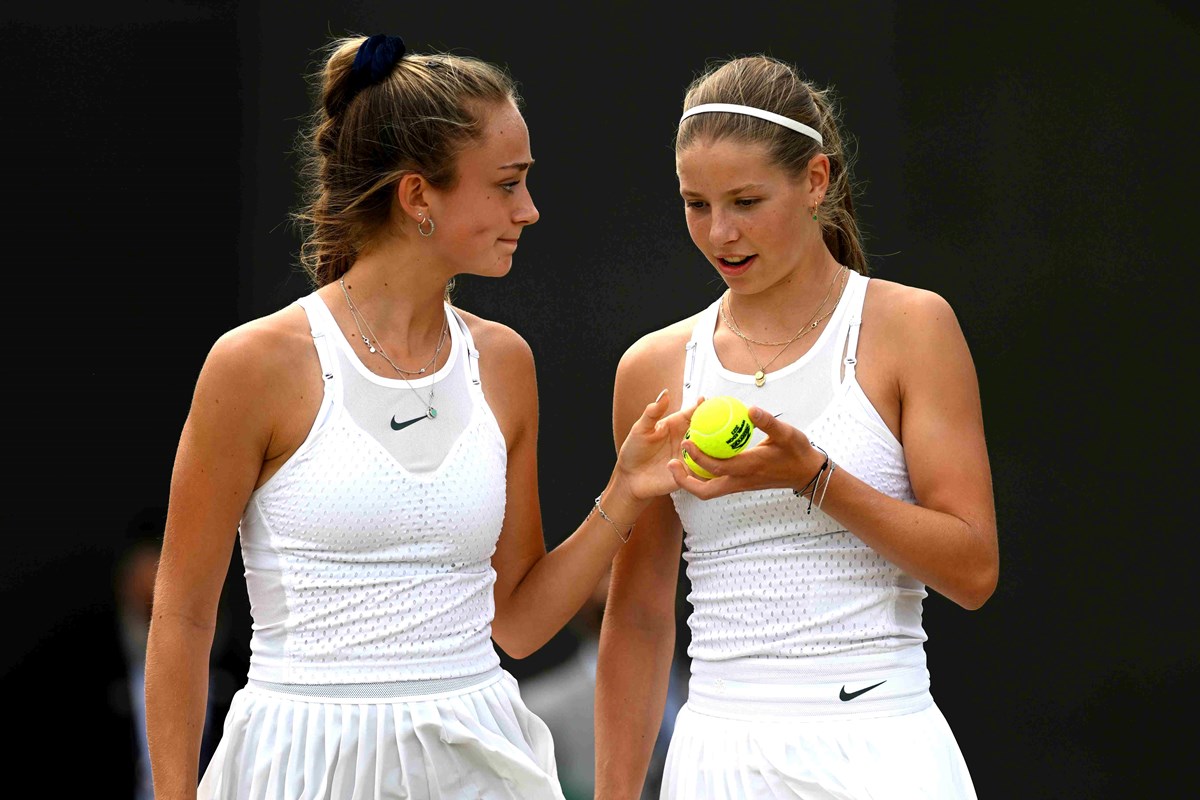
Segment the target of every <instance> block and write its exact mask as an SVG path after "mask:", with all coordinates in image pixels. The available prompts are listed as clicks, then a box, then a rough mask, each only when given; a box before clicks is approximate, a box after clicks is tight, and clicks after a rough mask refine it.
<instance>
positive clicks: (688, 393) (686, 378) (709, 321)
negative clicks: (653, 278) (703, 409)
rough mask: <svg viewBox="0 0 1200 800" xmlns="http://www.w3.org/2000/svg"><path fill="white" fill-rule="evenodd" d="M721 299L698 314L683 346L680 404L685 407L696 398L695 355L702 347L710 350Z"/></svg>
mask: <svg viewBox="0 0 1200 800" xmlns="http://www.w3.org/2000/svg"><path fill="white" fill-rule="evenodd" d="M720 302H721V298H720V297H718V298H717V299H716V300H715V301H713V302H712V303H711V304H710V305H709V306H708V308H706V309H704V310H703V311H701V312H700V315H699V317H698V318H697V319H696V324H695V326H693V328H692V336H691V338H690V339H688V343H687V344H686V345H685V346H684V347H685V348H686V351H687V358H686V361H685V363H684V367H683V398H682V400H681V402H682V403H683V405H685V406H686V405H687V404H688V403H690V402H692V400H693V399H694V398H695V397H696V392H697V391H698V387H699V383H700V382H699V375H697V374H696V362H697V355H698V352H699V350H700V348H701V347H702V346H706V347H707V348H708V349H712V333H713V327H714V326H715V325H716V323H717V310H718V308H719V304H720Z"/></svg>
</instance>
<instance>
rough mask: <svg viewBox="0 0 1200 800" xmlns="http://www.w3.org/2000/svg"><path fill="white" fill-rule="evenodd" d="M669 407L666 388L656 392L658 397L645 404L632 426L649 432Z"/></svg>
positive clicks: (669, 398) (669, 400)
mask: <svg viewBox="0 0 1200 800" xmlns="http://www.w3.org/2000/svg"><path fill="white" fill-rule="evenodd" d="M670 407H671V394H670V392H668V391H667V390H666V389H663V390H662V391H661V392H659V393H658V397H656V398H654V400H652V401H651V402H649V403H647V404H646V407H645V408H644V409H642V415H641V416H640V417H638V420H637V422H635V423H634V427H635V428H638V430H639V432H643V433H649V432H651V431H653V430H654V429H655V427H656V423H657V422H658V420H660V419H661V418H662V417H663V415H664V414H666V412H667V409H668V408H670Z"/></svg>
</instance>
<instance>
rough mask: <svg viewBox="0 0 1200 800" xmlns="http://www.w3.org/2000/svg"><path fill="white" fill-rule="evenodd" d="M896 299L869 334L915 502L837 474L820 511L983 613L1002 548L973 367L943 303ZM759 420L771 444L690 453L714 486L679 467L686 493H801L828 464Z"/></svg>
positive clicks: (795, 434) (911, 296) (791, 432)
mask: <svg viewBox="0 0 1200 800" xmlns="http://www.w3.org/2000/svg"><path fill="white" fill-rule="evenodd" d="M889 291H891V292H892V294H891V295H890V296H889V297H888V301H889V309H888V311H887V313H886V314H880V315H876V316H875V318H874V323H875V324H876V325H877V328H878V329H881V330H877V331H876V332H873V334H872V335H873V344H879V345H880V346H879V347H876V348H875V349H874V352H875V354H876V357H877V358H879V359H881V360H884V361H887V362H890V363H891V364H893V365H894V366H893V367H891V368H890V369H889V370H888V371H887V375H888V379H887V380H875V381H874V382H873V384H874V386H873V391H874V392H875V394H876V396H875V397H872V400H873V401H876V402H877V404H878V405H880V406H882V407H883V408H884V409H885V410H886V409H887V408H888V407H889V405H893V406H894V407H895V411H896V413H895V414H894V417H895V418H896V419H897V420H898V425H899V437H898V438H899V439H900V441H901V442H902V443H903V445H904V454H905V460H906V462H907V466H908V472H909V479H910V481H911V483H912V487H913V492H914V494H915V495H916V500H917V502H916V505H913V504H909V503H905V502H902V501H900V500H896V499H894V498H891V497H889V496H887V495H885V494H883V493H882V492H879V491H877V490H876V489H874V488H873V487H871V486H869V485H868V484H866V483H864V482H863V481H861V480H859V479H858V478H857V477H855V476H854V475H851V474H850V473H849V472H848V471H847V470H846V469H844V468H841V467H839V468H838V469H836V470H835V471H834V472H833V473H832V477H831V478H830V480H829V482H828V488H827V489H826V488H822V489H821V494H822V498H823V499H822V506H821V508H822V510H823V511H825V512H826V513H827V514H829V515H830V516H832V517H833V518H834V519H836V520H837V521H838V522H840V523H841V524H842V525H844V526H845V527H846V529H847V530H849V531H851V532H853V533H854V534H855V535H856V536H858V537H859V538H860V539H862V540H863V541H864V542H866V543H867V544H869V545H870V546H871V547H872V548H873V549H874V550H876V551H877V552H878V553H879V554H880V555H882V556H883V557H884V558H886V559H888V560H889V561H890V562H892V563H893V564H895V565H897V566H898V567H900V568H901V569H903V570H904V571H905V572H907V573H908V574H909V575H912V576H913V577H914V578H916V579H917V580H920V581H922V582H924V583H925V584H927V585H928V586H929V587H931V588H932V589H934V590H936V591H937V592H938V593H940V594H942V595H944V596H945V597H948V598H949V599H951V600H953V601H954V602H956V603H958V604H959V605H961V606H962V607H964V608H967V609H976V608H979V607H980V606H982V605H983V604H984V603H985V602H986V601H987V599H988V598H989V597H990V596H991V594H992V592H993V591H995V588H996V583H997V580H998V575H999V548H998V543H997V535H996V514H995V505H994V500H993V495H992V480H991V469H990V466H989V463H988V456H987V447H986V444H985V441H984V432H983V415H982V411H981V408H980V398H979V386H978V382H977V378H976V375H975V368H974V365H973V363H972V359H971V355H970V352H969V350H968V348H967V344H966V340H965V338H964V337H963V334H962V330H961V328H960V327H959V325H958V320H957V319H956V318H955V316H954V313H953V311H952V310H951V308H950V306H949V304H947V303H946V302H945V300H943V299H942V298H941V297H938V296H937V295H935V294H933V293H931V292H924V291H920V290H914V289H909V288H908V287H899V288H898V289H896V288H892V289H890V290H889ZM866 324H867V322H864V329H865V327H866ZM864 335H865V333H864ZM885 342H887V343H891V344H890V346H889V347H884V346H883V343H885ZM861 360H862V359H860V361H861ZM885 387H886V388H885ZM888 392H892V393H894V398H890V397H888V396H886V395H887V393H888ZM877 398H878V399H877ZM893 400H894V402H893ZM887 416H890V415H888V414H885V417H887ZM751 419H752V421H753V422H754V423H755V425H756V426H758V427H760V428H761V429H762V430H763V432H764V433H766V434H767V439H765V440H764V441H763V442H761V443H760V444H759V445H758V446H756V447H754V448H751V449H750V450H747V451H744V452H743V453H741V454H740V455H738V456H737V457H735V458H733V459H729V460H727V461H724V462H722V461H719V460H715V459H711V458H708V457H707V456H705V455H704V454H703V453H700V452H699V451H698V450H696V449H695V446H694V445H692V444H691V443H690V442H689V443H686V444H685V445H684V446H685V447H687V448H688V451H689V452H690V453H691V454H692V457H693V458H695V459H696V461H697V463H699V464H700V466H702V467H704V468H705V469H707V470H709V471H710V472H712V473H714V474H715V475H717V476H718V477H717V478H714V479H713V480H711V481H707V482H706V481H704V480H702V479H699V478H697V477H695V476H694V475H692V474H691V472H690V471H688V470H687V469H686V468H685V467H683V466H682V464H680V465H675V466H672V471H673V472H674V474H675V476H676V480H677V481H678V482H679V485H680V486H681V487H683V488H685V489H687V490H688V491H691V492H692V493H694V494H695V495H696V496H698V497H702V498H710V497H716V496H718V495H722V494H728V493H729V492H734V491H745V490H748V489H764V488H779V487H786V488H793V489H802V488H803V487H805V486H806V485H807V484H808V483H809V482H810V480H811V478H812V477H813V476H814V475H815V474H816V473H817V471H818V470H819V469H820V467H821V464H822V462H823V461H824V456H823V455H822V454H821V452H820V451H818V450H816V449H815V448H813V447H812V446H811V444H810V442H809V439H808V437H807V436H806V435H805V434H804V433H802V432H800V431H798V430H796V429H795V428H793V427H791V426H788V425H786V424H784V423H782V422H780V421H779V420H777V419H775V418H774V417H772V416H771V415H770V414H768V413H766V412H764V411H763V410H761V409H752V411H751Z"/></svg>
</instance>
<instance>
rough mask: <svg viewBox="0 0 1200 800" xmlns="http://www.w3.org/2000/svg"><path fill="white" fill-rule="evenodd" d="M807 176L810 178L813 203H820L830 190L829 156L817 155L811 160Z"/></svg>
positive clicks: (809, 183) (809, 184)
mask: <svg viewBox="0 0 1200 800" xmlns="http://www.w3.org/2000/svg"><path fill="white" fill-rule="evenodd" d="M805 174H806V176H807V177H808V188H809V191H810V192H812V201H811V202H813V203H820V202H821V201H822V200H824V199H825V193H826V192H827V191H828V190H829V156H827V155H825V154H824V153H817V154H816V155H815V156H813V157H812V158H811V159H809V161H808V171H807V172H806V173H805Z"/></svg>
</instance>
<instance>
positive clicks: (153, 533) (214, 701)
mask: <svg viewBox="0 0 1200 800" xmlns="http://www.w3.org/2000/svg"><path fill="white" fill-rule="evenodd" d="M166 519H167V509H166V507H165V506H150V507H146V508H143V509H141V510H140V511H138V512H137V513H136V514H134V516H133V517H132V518H131V519H130V521H129V524H128V526H127V528H126V536H125V543H124V546H123V549H122V550H121V552H120V553H119V555H118V556H117V560H116V564H115V568H114V571H113V572H114V583H113V594H114V598H115V601H116V604H115V611H116V613H115V623H116V636H115V641H116V643H117V645H118V647H117V648H114V650H113V653H111V654H110V659H109V662H110V663H109V665H108V666H107V667H105V666H104V665H96V666H97V667H104V668H105V670H106V673H107V674H108V675H110V676H111V677H110V683H109V686H108V708H109V710H110V714H109V719H110V725H111V726H113V727H114V728H120V729H121V735H120V736H116V735H115V733H116V732H115V731H114V738H116V739H117V740H118V741H122V742H125V743H126V747H127V748H128V752H129V757H128V758H127V759H126V760H125V763H126V764H127V768H124V769H122V770H121V771H122V781H121V787H120V791H119V792H116V791H114V792H113V793H112V794H111V795H109V796H111V797H113V798H117V797H131V798H133V800H153V798H154V787H153V785H152V783H151V779H150V750H149V747H148V746H147V743H146V638H147V636H148V635H149V632H150V613H151V610H152V608H153V605H154V578H155V576H156V575H157V573H158V558H159V554H160V552H161V550H162V540H163V531H164V529H165V527H166ZM223 616H224V615H223V614H222V617H223ZM228 629H229V626H228V625H226V624H224V621H223V620H219V621H218V625H217V631H216V633H215V634H214V642H213V665H212V667H211V669H210V675H211V684H212V686H211V687H210V692H209V703H208V712H207V714H206V716H205V719H204V733H203V738H202V740H201V746H200V769H202V770H203V769H204V766H205V765H206V764H207V763H208V761H209V759H210V758H211V757H212V753H213V748H214V747H216V743H217V740H218V739H219V738H220V728H219V720H220V719H223V718H224V712H225V710H226V708H227V706H228V703H229V700H230V699H231V698H232V696H233V692H234V689H235V686H234V678H233V675H236V674H237V672H238V669H240V667H239V666H238V665H237V664H236V663H234V662H236V660H237V658H238V656H237V653H236V650H235V648H233V647H232V646H231V642H230V641H229V637H228V635H227V634H226V631H227V630H228ZM117 651H119V656H120V657H119V659H113V658H111V656H112V655H116V654H117ZM122 766H124V765H122ZM126 786H128V789H126V788H125V787H126ZM112 788H116V787H112Z"/></svg>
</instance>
